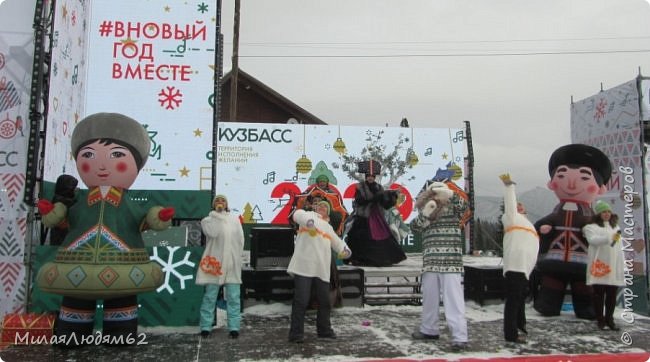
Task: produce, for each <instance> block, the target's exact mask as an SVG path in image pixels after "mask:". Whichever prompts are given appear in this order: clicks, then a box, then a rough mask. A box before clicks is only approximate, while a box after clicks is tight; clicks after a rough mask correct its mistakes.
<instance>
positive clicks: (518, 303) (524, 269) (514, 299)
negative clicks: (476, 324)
mask: <svg viewBox="0 0 650 362" xmlns="http://www.w3.org/2000/svg"><path fill="white" fill-rule="evenodd" d="M499 178H500V179H501V181H503V184H504V185H505V191H504V196H503V205H504V207H503V208H504V214H503V216H501V222H502V223H503V276H504V277H505V279H506V283H505V286H506V302H505V306H504V309H503V332H504V337H505V340H506V341H508V342H515V343H525V342H526V335H527V333H528V332H527V331H526V312H525V308H526V304H525V301H526V289H527V287H528V278H529V277H530V273H531V272H532V271H533V268H534V267H535V263H536V262H537V252H538V251H539V236H538V235H537V231H536V230H535V227H534V226H533V224H532V223H531V222H530V220H528V218H527V217H526V208H525V207H524V205H523V204H521V203H520V202H517V196H516V194H515V182H514V181H512V180H511V179H510V175H509V174H503V175H501V176H499Z"/></svg>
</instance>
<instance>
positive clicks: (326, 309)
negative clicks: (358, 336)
mask: <svg viewBox="0 0 650 362" xmlns="http://www.w3.org/2000/svg"><path fill="white" fill-rule="evenodd" d="M328 208H329V205H328V204H327V202H325V201H323V202H320V203H318V204H316V205H315V207H314V210H316V212H314V211H305V210H296V212H294V214H293V220H294V221H295V222H296V224H298V225H299V228H298V235H297V236H296V242H295V246H294V251H293V256H292V257H291V261H290V262H289V267H288V268H287V272H288V273H289V274H291V275H292V276H293V277H294V293H293V305H292V307H291V327H290V330H289V342H293V343H302V342H303V340H304V327H305V312H306V310H307V306H308V304H309V299H310V294H311V288H312V286H313V287H314V288H315V290H316V298H317V300H318V311H317V314H316V331H317V334H318V337H319V338H336V335H335V334H334V331H333V330H332V325H331V323H330V312H331V310H332V306H331V302H330V298H329V282H330V262H331V258H332V254H331V253H332V250H334V251H335V252H336V253H338V254H339V256H340V257H342V258H349V257H350V255H351V254H352V252H351V251H350V249H349V248H348V246H347V244H346V243H345V242H344V241H343V240H341V238H339V236H338V235H337V234H336V232H335V231H334V229H333V228H332V226H331V225H330V224H329V223H328V222H327V221H325V220H324V219H323V218H322V216H321V215H326V214H327V213H328V211H329V210H328Z"/></svg>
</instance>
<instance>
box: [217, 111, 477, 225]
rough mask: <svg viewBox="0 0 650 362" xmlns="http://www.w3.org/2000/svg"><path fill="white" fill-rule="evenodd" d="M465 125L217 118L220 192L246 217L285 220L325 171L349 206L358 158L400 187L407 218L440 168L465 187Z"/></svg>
mask: <svg viewBox="0 0 650 362" xmlns="http://www.w3.org/2000/svg"><path fill="white" fill-rule="evenodd" d="M465 144H466V142H465V134H464V130H463V129H460V128H403V127H356V126H328V125H296V124H258V123H230V122H226V123H220V124H219V128H218V135H217V155H216V157H217V176H216V177H217V180H216V186H217V187H216V191H217V193H219V194H225V195H226V196H227V197H228V201H229V202H228V203H229V206H230V208H231V209H233V211H234V212H235V213H237V214H239V215H240V216H241V217H242V219H243V221H244V223H253V224H255V223H258V224H259V223H263V224H287V223H288V216H289V211H290V209H291V204H292V203H293V200H294V198H295V195H297V194H300V193H301V192H302V191H304V190H305V189H306V188H307V186H309V185H311V184H313V183H316V178H317V177H318V176H320V175H326V176H327V177H328V179H329V183H330V185H331V186H333V187H334V188H335V189H336V190H337V191H338V192H339V193H340V194H341V196H342V197H343V200H344V204H345V207H346V208H347V209H348V210H349V211H352V200H353V193H354V188H355V186H354V185H355V183H356V182H358V181H361V180H363V179H364V176H363V175H362V174H359V173H358V172H357V163H358V162H359V161H363V160H368V159H371V158H372V159H374V160H376V161H378V162H379V163H380V164H381V174H380V175H379V176H378V178H377V182H379V183H381V184H382V185H383V186H384V187H385V188H391V189H398V190H400V192H401V194H402V196H401V197H400V199H399V200H398V210H399V211H400V213H401V214H402V217H403V219H404V220H407V221H408V220H410V219H411V218H412V217H414V216H415V213H414V211H413V203H414V198H415V196H416V195H417V194H418V192H419V191H420V189H421V188H422V186H423V185H424V183H425V181H426V180H429V179H431V178H433V177H434V176H435V175H436V174H439V175H442V177H445V176H446V178H448V179H450V180H452V181H454V182H455V183H456V184H457V185H458V186H459V187H461V188H464V186H465V181H464V175H463V165H464V158H465V156H466V147H465Z"/></svg>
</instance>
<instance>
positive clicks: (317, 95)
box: [0, 0, 650, 195]
mask: <svg viewBox="0 0 650 362" xmlns="http://www.w3.org/2000/svg"><path fill="white" fill-rule="evenodd" d="M155 1H158V0H155ZM2 2H3V0H0V3H2ZM14 2H15V3H19V1H14ZM241 3H242V4H241V18H240V58H239V66H240V68H241V69H242V70H244V71H246V72H248V73H249V74H251V75H252V76H254V77H256V78H257V79H259V80H260V81H262V82H264V83H265V84H267V85H268V86H270V87H271V88H273V89H275V90H276V91H278V92H279V93H280V94H282V95H284V96H285V97H287V98H288V99H290V100H291V101H293V102H295V103H296V104H298V105H299V106H301V107H303V108H305V109H306V110H308V111H309V112H311V113H313V114H315V115H316V116H318V117H319V118H321V119H322V120H324V121H325V122H327V123H328V124H341V125H369V126H383V125H386V124H387V123H388V124H389V125H390V126H398V125H399V121H400V120H401V119H402V118H403V117H406V118H408V120H409V123H410V124H411V126H412V127H463V126H464V123H463V121H465V120H466V121H469V122H470V124H471V130H472V141H473V142H472V143H473V147H474V159H475V168H474V171H475V188H476V192H477V194H478V195H501V190H502V186H501V184H500V181H499V180H498V178H497V175H498V174H500V173H502V172H510V173H511V174H512V176H513V178H514V179H515V180H516V181H518V183H519V187H518V190H519V191H525V190H528V189H531V188H534V187H536V186H540V187H546V182H547V181H548V179H549V176H548V173H547V164H548V157H549V156H550V154H551V153H552V152H553V150H555V149H556V148H557V147H559V146H561V145H564V144H567V143H569V142H570V133H569V127H570V124H569V120H570V108H569V107H570V102H571V97H572V96H573V99H574V100H575V101H579V100H581V99H584V98H587V97H590V96H592V95H594V94H596V93H597V92H598V91H599V90H600V88H601V83H602V86H603V88H604V89H608V88H611V87H614V86H617V85H619V84H621V83H624V82H627V81H629V80H632V79H634V78H635V77H636V76H637V75H638V74H639V69H641V74H642V75H645V76H648V77H650V5H649V4H648V2H647V1H646V0H408V1H405V0H327V1H322V0H273V1H270V0H244V1H242V2H241ZM222 4H223V7H222V32H223V34H224V39H225V45H224V61H225V65H224V70H225V71H226V72H227V71H229V70H230V68H231V63H230V59H231V53H232V37H233V36H232V34H233V10H234V0H223V1H222ZM4 5H9V4H4ZM29 12H30V13H32V12H33V10H31V9H30V10H29ZM25 27H31V23H26V24H25Z"/></svg>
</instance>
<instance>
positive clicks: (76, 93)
mask: <svg viewBox="0 0 650 362" xmlns="http://www.w3.org/2000/svg"><path fill="white" fill-rule="evenodd" d="M88 3H89V2H88V1H76V0H60V1H57V2H56V3H55V5H54V6H55V9H54V30H53V32H52V43H51V47H52V60H51V63H50V90H49V100H48V104H49V107H48V112H47V122H46V130H45V132H46V135H47V137H45V162H44V163H43V177H44V179H45V181H49V182H55V181H56V178H57V177H58V176H59V175H61V174H64V173H67V174H73V175H76V172H77V171H76V168H75V166H74V163H73V162H72V158H71V157H70V136H71V135H72V130H73V129H74V126H75V125H76V124H77V122H79V121H80V120H81V117H83V115H84V109H83V105H84V97H85V96H86V94H85V89H86V79H85V77H86V69H87V67H88V63H87V57H86V52H87V34H86V32H87V31H88Z"/></svg>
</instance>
